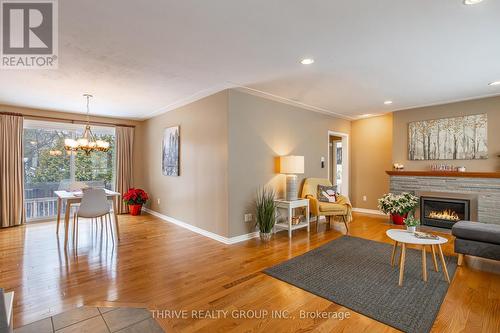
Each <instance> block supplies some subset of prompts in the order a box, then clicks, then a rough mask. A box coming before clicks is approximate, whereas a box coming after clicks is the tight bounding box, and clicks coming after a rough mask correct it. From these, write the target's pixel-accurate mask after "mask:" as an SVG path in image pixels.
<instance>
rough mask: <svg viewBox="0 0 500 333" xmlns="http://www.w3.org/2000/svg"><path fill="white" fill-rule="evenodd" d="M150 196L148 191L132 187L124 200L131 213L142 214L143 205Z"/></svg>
mask: <svg viewBox="0 0 500 333" xmlns="http://www.w3.org/2000/svg"><path fill="white" fill-rule="evenodd" d="M148 199H149V197H148V194H147V193H146V191H144V190H142V189H140V188H131V189H129V190H128V191H127V193H125V194H124V195H123V201H124V202H125V203H126V204H127V205H128V209H129V212H130V215H133V216H136V215H140V214H141V210H142V205H144V204H145V203H146V202H147V201H148Z"/></svg>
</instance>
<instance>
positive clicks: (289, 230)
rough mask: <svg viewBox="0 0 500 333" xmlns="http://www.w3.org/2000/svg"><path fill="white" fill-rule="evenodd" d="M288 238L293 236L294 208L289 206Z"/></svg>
mask: <svg viewBox="0 0 500 333" xmlns="http://www.w3.org/2000/svg"><path fill="white" fill-rule="evenodd" d="M288 238H292V208H291V207H289V208H288Z"/></svg>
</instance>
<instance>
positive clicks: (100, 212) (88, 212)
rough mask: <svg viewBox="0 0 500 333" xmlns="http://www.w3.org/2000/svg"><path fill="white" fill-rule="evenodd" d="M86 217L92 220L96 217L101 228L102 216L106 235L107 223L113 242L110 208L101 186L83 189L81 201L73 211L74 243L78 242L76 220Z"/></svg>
mask: <svg viewBox="0 0 500 333" xmlns="http://www.w3.org/2000/svg"><path fill="white" fill-rule="evenodd" d="M80 217H82V218H87V219H91V223H92V221H93V220H94V219H95V220H96V223H97V219H100V221H101V228H103V218H104V225H105V227H106V235H107V234H108V223H109V228H110V232H111V238H112V240H113V242H114V236H113V223H112V221H111V208H110V206H109V202H108V198H107V197H106V192H105V191H104V189H101V188H88V189H85V190H84V191H83V197H82V201H81V203H80V207H78V210H77V211H76V212H75V214H74V216H73V239H74V240H75V244H77V243H78V221H79V218H80Z"/></svg>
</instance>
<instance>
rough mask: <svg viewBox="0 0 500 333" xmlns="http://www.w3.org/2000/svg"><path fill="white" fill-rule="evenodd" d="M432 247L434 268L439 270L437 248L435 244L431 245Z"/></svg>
mask: <svg viewBox="0 0 500 333" xmlns="http://www.w3.org/2000/svg"><path fill="white" fill-rule="evenodd" d="M431 249H432V261H433V262H434V270H435V271H436V272H438V271H439V269H438V262H437V260H436V248H435V247H434V245H431Z"/></svg>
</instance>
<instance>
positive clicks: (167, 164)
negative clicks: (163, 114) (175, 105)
mask: <svg viewBox="0 0 500 333" xmlns="http://www.w3.org/2000/svg"><path fill="white" fill-rule="evenodd" d="M179 138H180V135H179V126H174V127H169V128H165V130H164V132H163V144H162V171H163V175H164V176H179Z"/></svg>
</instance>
